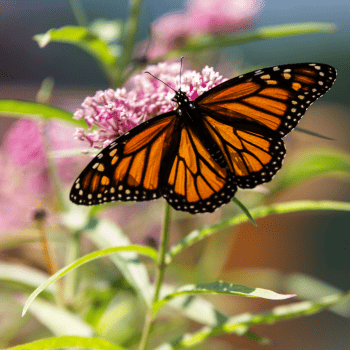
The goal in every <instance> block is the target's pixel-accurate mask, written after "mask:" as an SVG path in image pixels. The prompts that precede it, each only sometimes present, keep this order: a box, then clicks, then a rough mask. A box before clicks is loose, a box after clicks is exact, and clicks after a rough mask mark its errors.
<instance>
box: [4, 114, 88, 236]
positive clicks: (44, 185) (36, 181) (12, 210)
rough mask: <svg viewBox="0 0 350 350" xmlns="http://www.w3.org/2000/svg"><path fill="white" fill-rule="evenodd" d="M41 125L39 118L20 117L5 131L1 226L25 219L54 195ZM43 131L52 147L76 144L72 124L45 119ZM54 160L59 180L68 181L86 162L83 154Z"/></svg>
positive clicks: (73, 177)
mask: <svg viewBox="0 0 350 350" xmlns="http://www.w3.org/2000/svg"><path fill="white" fill-rule="evenodd" d="M42 127H43V125H42V124H41V123H40V122H39V123H38V122H36V121H33V120H30V119H19V120H17V121H16V122H15V123H14V124H13V125H12V127H11V128H10V129H9V130H8V132H7V133H6V134H5V137H4V140H3V142H2V145H1V149H0V166H1V172H0V227H1V229H4V228H6V227H9V226H16V225H22V224H24V223H28V221H29V220H30V219H31V217H32V215H33V212H34V211H35V210H37V209H38V208H43V207H45V208H46V207H47V204H48V202H50V201H51V200H52V199H53V186H52V183H51V180H50V175H49V170H48V163H47V160H46V156H45V152H44V144H43V136H42V135H43V132H42V130H41V129H42ZM46 133H47V138H48V140H49V144H50V149H51V150H60V149H65V148H77V147H78V146H79V142H77V141H76V140H73V133H74V127H72V126H69V125H65V124H61V123H56V122H55V123H48V124H47V125H46ZM56 164H57V168H58V173H59V175H60V179H61V181H62V183H64V184H70V183H71V182H72V181H73V180H74V179H75V178H76V176H77V175H78V172H79V171H80V170H81V168H82V167H83V165H84V164H86V158H85V157H79V158H77V157H70V158H68V157H67V158H60V159H58V160H57V161H56Z"/></svg>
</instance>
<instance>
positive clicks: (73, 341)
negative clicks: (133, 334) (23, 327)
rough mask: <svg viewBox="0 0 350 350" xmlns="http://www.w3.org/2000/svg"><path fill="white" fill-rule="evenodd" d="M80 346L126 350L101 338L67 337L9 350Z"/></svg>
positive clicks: (47, 349)
mask: <svg viewBox="0 0 350 350" xmlns="http://www.w3.org/2000/svg"><path fill="white" fill-rule="evenodd" d="M73 346H79V347H83V348H88V349H98V350H126V349H125V348H123V347H121V346H119V345H116V344H113V343H111V342H109V341H107V340H104V339H100V338H85V337H76V336H65V337H57V338H56V337H55V338H47V339H42V340H38V341H34V342H32V343H28V344H24V345H19V346H14V347H12V348H8V349H7V350H50V349H58V348H66V347H73Z"/></svg>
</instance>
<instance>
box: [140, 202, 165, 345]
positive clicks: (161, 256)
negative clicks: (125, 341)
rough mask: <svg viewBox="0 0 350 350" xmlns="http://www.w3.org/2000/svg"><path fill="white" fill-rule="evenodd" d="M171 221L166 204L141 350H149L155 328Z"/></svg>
mask: <svg viewBox="0 0 350 350" xmlns="http://www.w3.org/2000/svg"><path fill="white" fill-rule="evenodd" d="M170 221H171V217H170V206H169V204H168V203H166V204H165V212H164V221H163V228H162V236H161V242H160V245H159V250H158V262H157V276H156V281H155V289H154V295H153V299H152V303H151V305H150V306H149V308H148V310H147V314H146V318H145V324H144V327H143V332H142V337H141V342H140V346H139V350H146V349H147V345H148V341H149V336H150V333H151V331H152V327H153V324H154V321H155V318H154V315H153V306H154V304H155V303H156V302H157V301H158V299H159V294H160V289H161V286H162V282H163V278H164V273H165V269H166V263H165V256H166V253H167V251H168V245H169V231H170Z"/></svg>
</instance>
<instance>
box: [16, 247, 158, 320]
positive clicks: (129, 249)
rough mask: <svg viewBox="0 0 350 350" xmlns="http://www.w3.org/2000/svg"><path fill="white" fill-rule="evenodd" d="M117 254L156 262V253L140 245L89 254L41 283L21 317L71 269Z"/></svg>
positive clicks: (26, 304) (29, 299) (28, 301)
mask: <svg viewBox="0 0 350 350" xmlns="http://www.w3.org/2000/svg"><path fill="white" fill-rule="evenodd" d="M117 252H138V253H139V254H143V255H146V256H148V257H149V258H151V259H153V260H154V261H157V252H156V251H155V250H154V249H153V248H151V247H144V246H140V245H130V246H124V247H113V248H107V249H103V250H99V251H97V252H93V253H90V254H88V255H85V256H84V257H82V258H80V259H78V260H76V261H74V262H73V263H71V264H70V265H68V266H66V267H64V268H62V269H61V270H59V271H57V272H56V273H55V274H54V275H52V276H51V277H50V278H49V279H48V280H46V281H45V282H44V283H42V284H41V285H40V286H39V287H38V288H37V289H36V290H35V291H34V292H33V293H32V294H31V295H30V296H29V298H28V300H27V301H26V303H25V305H24V308H23V313H22V315H24V314H25V313H26V312H27V310H28V307H29V305H30V304H31V303H32V302H33V300H34V299H35V298H36V297H37V295H38V294H40V293H41V292H42V291H43V290H44V289H45V288H47V287H48V286H49V285H51V284H52V283H53V282H55V281H57V280H58V279H59V278H61V277H62V276H64V275H65V274H66V273H67V272H69V271H71V270H72V269H75V268H77V267H79V266H81V265H83V264H86V263H87V262H90V261H93V260H95V259H98V258H102V257H104V256H106V255H109V254H113V253H117Z"/></svg>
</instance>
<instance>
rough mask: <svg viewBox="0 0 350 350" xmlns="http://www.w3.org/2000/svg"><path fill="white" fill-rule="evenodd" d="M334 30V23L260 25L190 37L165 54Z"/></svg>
mask: <svg viewBox="0 0 350 350" xmlns="http://www.w3.org/2000/svg"><path fill="white" fill-rule="evenodd" d="M336 30H337V28H336V25H335V24H332V23H321V22H305V23H290V24H282V25H272V26H266V27H260V28H258V29H255V30H251V31H245V32H242V33H238V34H234V35H226V36H224V35H223V36H218V35H212V34H205V35H199V36H196V37H192V38H190V39H189V40H188V41H187V42H186V43H185V45H184V46H183V47H181V48H179V49H178V50H174V51H171V52H170V53H168V54H167V55H166V56H171V57H178V56H179V55H180V54H183V53H184V52H188V53H189V54H191V53H192V54H193V53H195V52H199V51H203V50H212V49H215V48H221V47H227V46H233V45H241V44H246V43H250V42H254V41H261V40H271V39H280V38H286V37H291V36H297V35H307V34H320V33H333V32H335V31H336Z"/></svg>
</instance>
